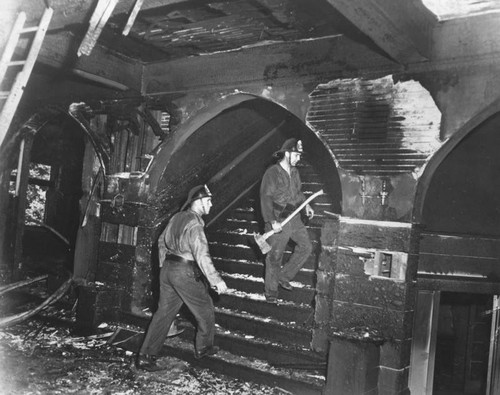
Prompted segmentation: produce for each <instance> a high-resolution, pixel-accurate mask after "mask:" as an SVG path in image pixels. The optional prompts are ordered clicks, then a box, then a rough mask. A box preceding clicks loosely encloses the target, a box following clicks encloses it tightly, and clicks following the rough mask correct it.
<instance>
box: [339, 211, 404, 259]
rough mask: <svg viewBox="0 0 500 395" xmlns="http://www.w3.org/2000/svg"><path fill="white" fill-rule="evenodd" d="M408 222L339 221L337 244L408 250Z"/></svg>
mask: <svg viewBox="0 0 500 395" xmlns="http://www.w3.org/2000/svg"><path fill="white" fill-rule="evenodd" d="M410 232H411V227H410V226H409V224H403V223H401V224H400V226H398V224H396V223H389V222H383V221H380V222H377V221H346V220H344V219H342V220H341V222H340V229H339V242H338V243H339V245H341V246H356V247H364V248H376V249H380V250H388V251H401V252H408V251H409V248H410Z"/></svg>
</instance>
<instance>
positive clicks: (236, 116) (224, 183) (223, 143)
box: [149, 94, 341, 224]
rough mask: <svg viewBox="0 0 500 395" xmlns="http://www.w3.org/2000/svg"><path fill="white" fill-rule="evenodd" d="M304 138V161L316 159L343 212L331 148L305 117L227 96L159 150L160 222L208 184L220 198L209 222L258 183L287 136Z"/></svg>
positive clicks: (155, 184)
mask: <svg viewBox="0 0 500 395" xmlns="http://www.w3.org/2000/svg"><path fill="white" fill-rule="evenodd" d="M290 137H296V138H299V139H301V140H303V142H304V147H305V150H306V155H305V160H306V161H309V162H310V163H314V165H315V166H316V167H317V169H318V171H319V173H321V177H322V179H323V182H324V184H325V189H327V191H328V192H329V193H330V194H331V196H332V198H333V200H334V208H333V210H334V211H335V212H336V213H339V212H340V208H341V202H340V201H341V194H340V190H341V188H340V180H339V176H338V173H337V169H336V166H335V162H334V160H333V158H332V155H331V153H330V151H329V150H328V149H327V148H326V145H325V144H324V143H323V142H322V140H321V139H320V138H319V137H318V136H317V135H316V134H315V133H314V132H313V131H312V130H311V129H309V128H308V127H307V126H306V125H305V124H304V123H303V122H302V121H301V120H299V119H298V118H297V117H296V116H294V115H293V114H291V113H290V112H289V111H287V110H286V109H285V108H283V107H281V106H280V105H278V104H276V103H274V102H271V101H269V100H265V99H262V98H260V97H255V96H252V95H247V94H238V95H233V96H229V97H227V98H225V99H224V100H223V101H222V102H220V103H218V104H217V105H216V106H214V107H213V108H210V109H207V110H206V111H204V112H203V113H201V114H199V115H197V116H196V117H195V118H194V119H192V120H191V121H190V122H187V123H186V124H184V125H182V126H181V127H180V128H179V129H178V130H177V131H176V133H175V134H174V136H172V138H171V139H170V140H168V141H166V142H165V143H164V144H163V145H162V146H159V147H158V149H157V150H156V152H155V160H154V162H153V164H152V166H151V170H150V172H149V180H150V185H151V190H150V191H151V192H153V193H155V195H156V201H155V202H154V203H155V205H156V209H157V210H158V215H157V216H156V218H157V220H158V222H157V224H159V223H162V222H164V220H165V219H166V218H168V217H169V215H170V214H172V213H173V212H175V211H176V210H177V209H178V208H179V207H180V206H181V205H182V203H183V199H184V197H185V196H186V194H187V192H188V191H189V189H190V187H192V186H194V185H196V184H200V183H208V184H210V185H211V189H212V192H213V193H214V195H215V196H217V199H215V201H214V207H213V208H212V213H211V217H210V218H208V220H207V222H210V221H211V220H212V219H213V218H214V217H216V216H218V215H220V214H221V212H223V211H224V209H225V208H227V207H229V206H230V204H231V203H232V202H233V201H234V200H235V199H236V198H238V196H240V195H241V193H242V192H243V191H246V190H249V189H250V188H251V187H252V186H255V185H256V184H257V183H258V182H259V181H260V178H261V177H262V175H263V173H264V171H265V169H266V167H267V166H268V165H269V163H270V160H271V156H272V153H273V152H274V151H276V150H277V149H278V148H279V147H280V146H281V144H282V143H283V141H285V140H286V139H287V138H290Z"/></svg>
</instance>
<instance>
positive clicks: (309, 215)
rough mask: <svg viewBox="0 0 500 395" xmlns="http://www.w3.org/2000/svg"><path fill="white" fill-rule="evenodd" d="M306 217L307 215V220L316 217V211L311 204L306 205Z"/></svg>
mask: <svg viewBox="0 0 500 395" xmlns="http://www.w3.org/2000/svg"><path fill="white" fill-rule="evenodd" d="M306 215H307V218H309V219H312V218H313V217H314V210H313V208H312V207H311V206H310V205H309V204H308V205H306Z"/></svg>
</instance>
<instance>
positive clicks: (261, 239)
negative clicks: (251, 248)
mask: <svg viewBox="0 0 500 395" xmlns="http://www.w3.org/2000/svg"><path fill="white" fill-rule="evenodd" d="M323 193H324V192H323V190H322V189H321V190H319V191H318V192H316V193H313V194H312V195H311V196H309V197H308V198H307V199H306V200H305V201H304V203H302V204H301V205H300V206H299V207H297V208H296V209H295V210H294V211H293V213H291V214H290V215H289V216H288V217H286V218H285V219H284V220H283V222H281V223H280V225H281V226H284V225H285V224H286V223H287V222H288V221H290V220H291V219H292V218H293V217H295V216H296V215H297V214H298V213H299V212H300V210H302V209H303V208H304V207H305V206H306V205H307V204H308V203H309V202H310V201H311V200H313V199H315V198H316V197H317V196H319V195H322V194H323ZM274 233H275V232H274V230H273V229H271V230H270V231H269V232H266V233H264V234H263V235H260V234H258V233H254V235H253V238H254V239H255V242H256V243H257V245H258V246H259V248H260V250H261V251H262V253H263V254H267V253H268V252H269V251H271V246H270V245H269V244H268V243H267V241H266V240H267V239H268V238H269V237H270V236H272V235H273V234H274Z"/></svg>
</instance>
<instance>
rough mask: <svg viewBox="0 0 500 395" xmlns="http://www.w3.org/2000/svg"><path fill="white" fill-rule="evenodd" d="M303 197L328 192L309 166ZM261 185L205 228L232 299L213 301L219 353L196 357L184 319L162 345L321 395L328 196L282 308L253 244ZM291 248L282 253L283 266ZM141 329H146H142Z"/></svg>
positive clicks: (226, 370)
mask: <svg viewBox="0 0 500 395" xmlns="http://www.w3.org/2000/svg"><path fill="white" fill-rule="evenodd" d="M299 171H300V173H301V177H302V181H303V190H304V192H305V194H306V197H307V196H309V195H310V194H312V193H314V192H316V191H318V190H320V189H322V188H323V185H322V184H321V182H320V180H319V176H318V175H317V173H315V172H314V170H313V169H312V167H311V166H309V165H307V164H304V165H302V166H301V167H300V168H299ZM258 192H259V191H258V186H256V187H255V188H254V189H253V190H251V191H250V192H249V193H248V194H247V195H246V196H243V197H242V198H241V199H240V201H239V202H237V203H236V204H235V205H233V207H232V208H230V209H229V210H227V212H226V214H225V215H224V218H219V219H217V222H216V223H214V224H213V225H211V226H210V227H208V228H207V230H206V232H207V238H208V240H209V243H210V252H211V255H212V258H213V261H214V264H215V266H216V268H217V269H218V270H219V272H220V273H221V274H222V276H223V278H224V280H225V281H226V283H227V285H228V287H229V288H230V292H229V293H227V294H223V295H220V296H217V295H214V304H215V311H216V326H217V333H216V344H217V345H218V346H219V347H220V348H221V351H220V352H219V353H218V354H217V355H215V356H212V357H207V358H204V359H202V360H200V361H197V360H195V359H194V357H193V339H194V335H195V328H194V326H193V325H192V324H191V321H192V320H189V319H186V320H182V322H181V324H180V325H181V326H184V327H185V331H184V333H183V334H182V335H181V336H179V337H177V338H170V339H168V340H167V342H166V344H165V352H166V354H168V355H172V356H176V357H179V358H181V359H184V360H186V361H188V362H190V363H192V364H193V365H196V366H200V367H206V368H209V369H212V370H214V371H218V372H220V373H223V374H226V375H230V376H233V377H237V378H240V379H243V380H247V381H253V382H260V383H262V384H265V385H269V386H273V387H279V388H282V389H283V390H285V391H288V392H284V393H293V394H300V395H308V394H311V395H319V394H321V393H322V390H323V387H324V384H325V379H326V378H325V374H326V362H327V356H326V355H324V354H319V353H316V352H314V351H311V349H310V344H311V339H312V327H313V323H314V322H313V320H314V308H313V305H314V296H315V269H316V263H317V257H318V255H319V252H320V230H321V225H322V223H323V219H324V218H325V214H324V213H323V210H327V211H328V210H331V208H330V207H331V204H330V202H329V197H328V196H326V195H322V196H320V197H318V198H317V199H316V200H315V201H314V202H313V207H314V209H315V217H314V219H313V220H311V221H310V223H308V224H307V228H308V230H309V234H310V237H311V241H312V242H313V253H312V254H311V256H310V257H309V259H308V260H307V262H306V264H305V265H304V267H303V268H302V270H301V271H300V272H299V273H298V274H297V276H296V277H295V278H294V279H293V281H292V282H291V283H292V285H293V286H294V289H293V291H291V292H290V291H286V290H284V289H281V288H280V290H279V296H278V303H277V304H271V303H268V302H266V300H265V297H264V280H263V277H264V259H265V257H264V256H263V255H262V254H261V253H260V250H259V248H258V247H257V246H256V245H255V242H254V240H253V233H254V232H262V224H261V222H260V221H261V219H260V214H259V198H258ZM290 253H291V248H289V250H288V251H287V252H286V254H285V260H286V259H288V256H289V255H290ZM143 326H144V325H143Z"/></svg>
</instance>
